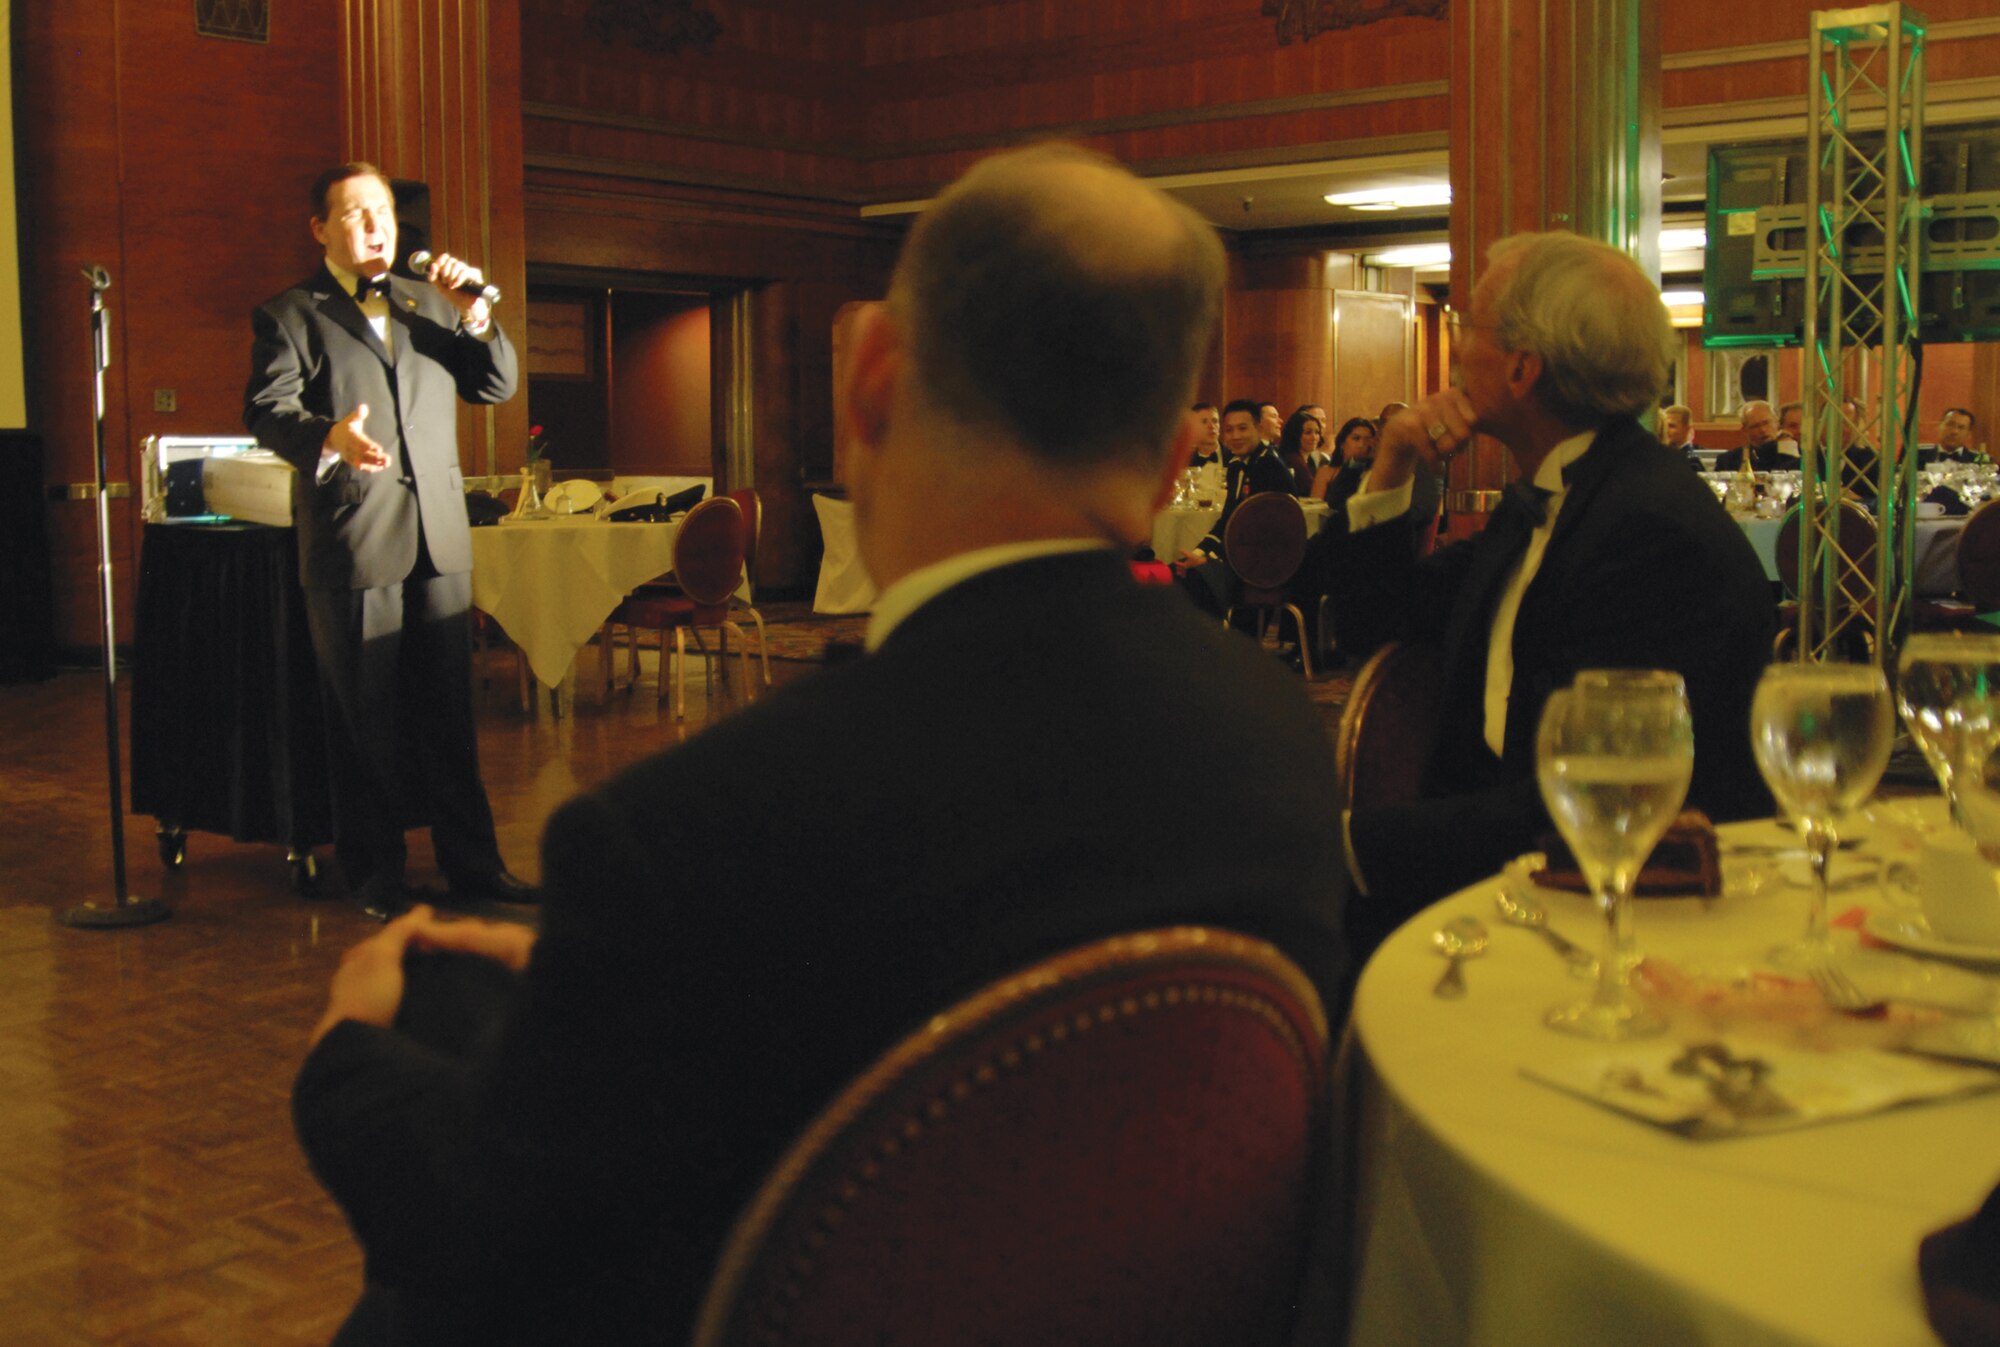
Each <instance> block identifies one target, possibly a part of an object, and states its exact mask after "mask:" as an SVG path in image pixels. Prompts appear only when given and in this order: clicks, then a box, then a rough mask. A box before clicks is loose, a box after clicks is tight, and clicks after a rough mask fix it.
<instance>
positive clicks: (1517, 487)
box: [1500, 479, 1556, 528]
mask: <svg viewBox="0 0 2000 1347" xmlns="http://www.w3.org/2000/svg"><path fill="white" fill-rule="evenodd" d="M1555 494H1556V493H1555V492H1553V491H1551V490H1549V489H1548V488H1547V487H1545V486H1536V485H1534V483H1532V482H1524V481H1520V480H1518V479H1517V480H1515V481H1512V482H1509V483H1507V485H1506V486H1504V487H1502V488H1501V490H1500V495H1501V505H1502V506H1503V507H1506V506H1512V507H1513V508H1514V509H1516V510H1518V511H1520V512H1521V514H1522V515H1523V516H1525V517H1526V518H1527V520H1528V522H1529V524H1530V525H1531V526H1532V527H1534V528H1540V527H1541V526H1542V525H1544V524H1546V523H1548V522H1549V497H1550V496H1553V495H1555Z"/></svg>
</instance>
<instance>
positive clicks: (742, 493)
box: [729, 486, 764, 594]
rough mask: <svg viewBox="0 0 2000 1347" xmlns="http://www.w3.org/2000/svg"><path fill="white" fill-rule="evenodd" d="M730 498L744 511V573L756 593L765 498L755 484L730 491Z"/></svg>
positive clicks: (752, 590)
mask: <svg viewBox="0 0 2000 1347" xmlns="http://www.w3.org/2000/svg"><path fill="white" fill-rule="evenodd" d="M729 499H731V500H733V501H735V502H736V508H737V509H739V510H741V511H743V574H744V577H745V578H746V579H748V580H749V581H750V589H751V592H752V593H753V594H754V593H755V592H756V589H757V539H758V538H760V537H762V536H763V533H764V500H763V498H762V497H761V496H759V495H758V494H757V488H756V487H754V486H746V487H740V488H738V489H737V490H735V491H732V492H730V493H729Z"/></svg>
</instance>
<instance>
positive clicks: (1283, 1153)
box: [693, 927, 1329, 1347]
mask: <svg viewBox="0 0 2000 1347" xmlns="http://www.w3.org/2000/svg"><path fill="white" fill-rule="evenodd" d="M1326 1059H1327V1029H1326V1020H1325V1016H1324V1014H1323V1012H1322V1010H1321V1007H1320V1002H1319V999H1318V997H1317V996H1316V995H1315V994H1314V992H1313V989H1312V986H1311V984H1310V983H1308V982H1307V981H1306V979H1305V977H1304V975H1303V974H1302V973H1300V972H1299V970H1298V969H1297V968H1296V967H1295V966H1294V965H1293V964H1292V963H1291V962H1290V961H1289V960H1287V959H1286V958H1285V957H1284V956H1283V955H1282V954H1280V953H1279V952H1278V951H1277V950H1275V949H1273V948H1272V947H1271V946H1269V945H1266V944H1264V943H1263V942H1261V941H1257V940H1252V939H1249V938H1247V937H1244V936H1240V935H1235V934H1232V933H1229V932H1225V931H1219V930H1213V929H1208V928H1200V927H1178V928H1171V929H1165V930H1155V931H1146V932H1142V933H1137V934H1132V935H1124V936H1118V937H1115V938H1112V939H1108V940H1103V941H1099V942H1097V943H1095V944H1090V945H1085V946H1083V947H1081V948H1079V949H1075V950H1071V951H1069V952H1068V953H1064V954H1059V955H1056V956H1054V957H1053V958H1050V959H1047V960H1045V961H1043V962H1041V963H1038V964H1035V965H1033V966H1031V967H1029V968H1026V969H1023V970H1021V971H1020V972H1018V973H1016V974H1014V975H1012V976H1010V977H1006V978H1003V979H1001V980H1000V981H999V982H996V983H994V984H992V985H991V986H988V987H987V988H985V989H984V990H982V991H979V992H977V993H975V994H973V995H972V996H970V997H969V998H967V999H966V1000H964V1001H962V1002H960V1003H959V1004H958V1005H956V1006H954V1007H952V1008H951V1009H949V1010H946V1011H944V1012H943V1013H942V1014H940V1015H938V1016H937V1017H936V1018H935V1019H933V1020H931V1021H930V1022H929V1023H927V1024H926V1025H925V1026H924V1027H923V1028H921V1029H919V1030H918V1031H917V1032H915V1033H914V1034H912V1035H910V1037H908V1038H907V1039H905V1040H904V1041H903V1042H902V1043H900V1044H898V1045H897V1046H896V1047H895V1048H893V1049H892V1050H890V1052H889V1053H888V1055H886V1056H885V1057H883V1058H882V1059H881V1060H880V1061H878V1062H876V1063H875V1065H873V1066H872V1067H870V1068H869V1069H868V1070H867V1071H865V1072H864V1073H862V1075H861V1076H860V1077H859V1078H857V1079H856V1080H855V1081H854V1082H853V1083H852V1084H850V1085H849V1086H848V1087H847V1088H846V1089H845V1090H843V1091H842V1092H841V1093H840V1094H839V1095H838V1096H837V1097H836V1098H835V1099H834V1100H833V1102H832V1103H830V1104H829V1105H828V1106H827V1108H826V1110H825V1111H824V1112H823V1113H821V1114H820V1116H819V1117H818V1118H816V1119H815V1120H814V1121H813V1122H812V1123H811V1125H810V1126H808V1127H807V1129H806V1131H805V1133H804V1134H803V1135H802V1136H801V1137H800V1138H799V1139H798V1141H797V1142H796V1143H794V1144H793V1146H792V1148H791V1150H790V1151H789V1152H788V1153H787V1154H786V1155H785V1156H784V1157H783V1158H782V1159H781V1160H780V1161H779V1163H778V1164H777V1166H776V1167H775V1168H774V1169H773V1171H772V1172H771V1174H770V1176H769V1177H768V1178H767V1179H766V1180H765V1182H764V1185H763V1187H762V1188H761V1190H760V1191H759V1192H758V1193H757V1194H756V1196H755V1197H754V1198H753V1199H752V1200H751V1202H750V1204H749V1205H748V1207H747V1208H745V1210H744V1212H743V1213H742V1215H741V1216H740V1217H739V1218H738V1220H737V1223H736V1226H735V1228H734V1230H733V1231H732V1232H731V1234H730V1236H729V1239H728V1240H727V1242H726V1244H725V1245H724V1249H723V1253H722V1256H721V1259H720V1261H719V1264H718V1267H717V1271H716V1274H715V1276H714V1279H713V1281H712V1282H711V1284H710V1287H709V1290H708V1294H707V1297H706V1300H705V1303H704V1304H703V1307H702V1310H701V1314H700V1317H699V1319H698V1321H697V1326H696V1330H695V1334H694V1338H693V1341H694V1343H695V1344H696V1347H748V1344H757V1345H758V1347H807V1344H810V1345H811V1347H860V1344H864V1343H865V1344H868V1345H869V1347H935V1344H942V1343H981V1344H987V1345H988V1347H1043V1344H1047V1343H1054V1342H1074V1343H1092V1344H1121V1343H1131V1344H1141V1343H1143V1344H1147V1345H1148V1347H1179V1345H1183V1344H1184V1345H1185V1347H1196V1345H1197V1344H1200V1345H1202V1347H1207V1345H1209V1344H1215V1343H1231V1344H1260V1343H1274V1342H1280V1341H1284V1340H1285V1339H1286V1337H1287V1335H1288V1333H1289V1329H1290V1323H1291V1319H1292V1314H1293V1304H1294V1297H1295V1294H1296V1292H1297V1290H1298V1286H1299V1277H1300V1272H1301V1268H1302V1259H1301V1248H1302V1246H1303V1244H1304V1242H1305V1239H1304V1236H1305V1232H1306V1230H1307V1221H1308V1217H1309V1215H1310V1214H1311V1212H1310V1208H1311V1207H1312V1206H1313V1204H1314V1203H1315V1202H1316V1201H1317V1199H1316V1198H1315V1197H1314V1196H1313V1194H1314V1193H1315V1192H1316V1190H1317V1188H1318V1185H1317V1183H1316V1182H1315V1181H1314V1179H1315V1169H1316V1167H1317V1166H1319V1165H1320V1164H1321V1163H1322V1162H1323V1161H1324V1160H1326V1158H1327V1157H1326V1154H1325V1152H1327V1151H1328V1150H1329V1147H1328V1146H1327V1145H1326V1144H1325V1140H1324V1137H1323V1131H1324V1128H1325V1126H1326V1117H1327V1109H1326V1107H1325V1096H1326V1094H1327V1089H1326V1072H1327V1060H1326Z"/></svg>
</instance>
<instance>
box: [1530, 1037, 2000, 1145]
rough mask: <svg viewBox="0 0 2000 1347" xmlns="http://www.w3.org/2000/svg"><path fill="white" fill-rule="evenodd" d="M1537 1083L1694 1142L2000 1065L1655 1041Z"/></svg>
mask: <svg viewBox="0 0 2000 1347" xmlns="http://www.w3.org/2000/svg"><path fill="white" fill-rule="evenodd" d="M1522 1074H1524V1075H1525V1076H1527V1077H1528V1079H1530V1080H1532V1081H1535V1082H1536V1083H1538V1084H1542V1085H1547V1086H1550V1087H1551V1088H1553V1089H1557V1090H1561V1091H1562V1092H1563V1093H1565V1094H1571V1095H1575V1096H1576V1097H1577V1098H1579V1099H1584V1100H1587V1101H1589V1102H1590V1103H1593V1104H1597V1105H1600V1106H1602V1107H1604V1108H1608V1109H1610V1110H1612V1111H1613V1112H1615V1113H1622V1114H1624V1115H1625V1116H1626V1117H1628V1118H1635V1119H1637V1120H1639V1121H1640V1122H1647V1123H1652V1124H1654V1125H1655V1126H1658V1127H1664V1128H1666V1129H1668V1130H1669V1131H1673V1132H1678V1133H1680V1134H1681V1135H1682V1136H1685V1137H1688V1138H1690V1139H1693V1140H1696V1141H1713V1140H1718V1139H1720V1138H1723V1137H1736V1136H1755V1135H1759V1134H1762V1133H1766V1132H1785V1131H1790V1130H1791V1129H1793V1128H1795V1127H1810V1126H1812V1125H1813V1124H1815V1123H1824V1122H1834V1121H1837V1120H1839V1119H1842V1118H1859V1117H1863V1116H1865V1115H1867V1114H1870V1113H1879V1112H1881V1111H1882V1110H1884V1109H1889V1108H1895V1107H1898V1106H1899V1105H1903V1104H1918V1103H1929V1102H1941V1101H1944V1100H1949V1099H1961V1098H1967V1097H1969V1096H1972V1095H1975V1094H1984V1093H1986V1092H1987V1091H1989V1090H1994V1089H2000V1072H1995V1071H1991V1070H1988V1069H1986V1068H1984V1067H1980V1066H1964V1065H1959V1064H1956V1063H1952V1062H1942V1061H1934V1060H1931V1059H1929V1058H1924V1057H1915V1056H1911V1055H1908V1054H1905V1053H1894V1052H1883V1051H1880V1050H1878V1049H1874V1048H1867V1049H1859V1050H1850V1051H1843V1052H1811V1051H1802V1050H1793V1049H1788V1048H1780V1047H1773V1046H1770V1045H1768V1044H1762V1043H1760V1044H1757V1045H1756V1046H1755V1047H1754V1048H1751V1047H1742V1046H1739V1045H1737V1044H1734V1043H1732V1042H1730V1041H1729V1040H1727V1039H1715V1040H1709V1041H1705V1042H1698V1043H1677V1042H1674V1041H1672V1040H1671V1039H1655V1040H1653V1041H1651V1042H1648V1043H1644V1044H1639V1045H1635V1046H1631V1047H1624V1048H1618V1049H1614V1050H1612V1051H1609V1052H1605V1053H1602V1054H1599V1055H1596V1056H1592V1057H1586V1058H1581V1059H1578V1060H1575V1061H1571V1062H1566V1063H1563V1064H1561V1065H1555V1066H1531V1067H1524V1068H1523V1069H1522Z"/></svg>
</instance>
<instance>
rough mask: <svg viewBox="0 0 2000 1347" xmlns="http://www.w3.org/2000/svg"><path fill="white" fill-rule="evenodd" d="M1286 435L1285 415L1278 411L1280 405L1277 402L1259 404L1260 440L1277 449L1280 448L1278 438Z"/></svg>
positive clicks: (1258, 426)
mask: <svg viewBox="0 0 2000 1347" xmlns="http://www.w3.org/2000/svg"><path fill="white" fill-rule="evenodd" d="M1284 433H1285V418H1284V414H1283V413H1281V412H1280V411H1279V410H1278V404H1277V403H1275V402H1260V403H1258V404H1257V438H1258V440H1259V441H1260V442H1262V443H1264V444H1268V445H1270V446H1271V447H1272V448H1273V449H1276V448H1277V447H1278V437H1279V436H1281V435H1283V434H1284Z"/></svg>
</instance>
